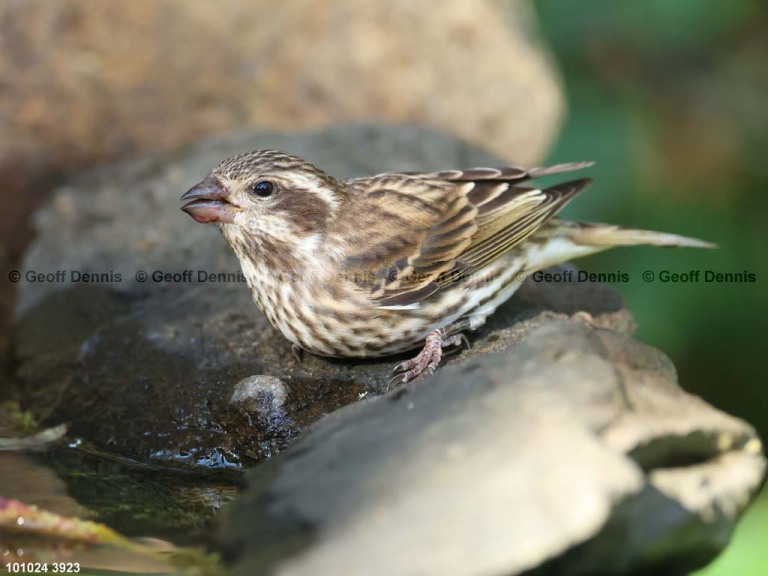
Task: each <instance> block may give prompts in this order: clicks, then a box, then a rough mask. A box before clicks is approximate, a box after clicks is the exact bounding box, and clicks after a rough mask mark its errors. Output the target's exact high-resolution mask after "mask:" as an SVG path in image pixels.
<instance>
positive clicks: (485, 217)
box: [345, 163, 591, 308]
mask: <svg viewBox="0 0 768 576" xmlns="http://www.w3.org/2000/svg"><path fill="white" fill-rule="evenodd" d="M589 165H591V164H590V163H580V164H560V165H557V166H551V167H548V168H534V169H532V170H523V169H521V168H516V167H510V168H501V169H492V168H473V169H470V170H463V171H462V170H448V171H442V172H432V173H403V174H381V175H378V176H373V177H370V178H359V179H356V180H350V181H349V182H348V184H349V185H350V186H351V188H352V189H356V191H357V196H358V202H354V203H353V204H352V209H354V210H357V211H358V213H357V214H355V217H354V218H350V219H345V220H347V221H348V222H355V225H356V226H357V230H356V234H354V235H352V236H356V237H358V238H359V235H360V231H361V230H367V231H368V233H367V235H368V237H367V238H366V239H365V241H362V242H359V243H358V244H357V245H356V246H350V247H349V250H348V254H347V257H346V269H347V271H348V272H349V273H353V274H354V278H355V281H356V282H357V283H358V285H360V287H361V288H363V289H366V290H368V291H370V293H371V297H372V299H373V301H375V302H376V303H377V305H378V306H380V307H386V308H412V307H416V306H418V303H419V302H421V301H422V300H424V299H425V298H427V297H429V296H431V295H432V294H434V293H436V292H438V291H439V290H441V289H442V288H444V287H446V286H448V285H450V284H453V283H455V282H458V281H461V278H462V277H466V275H468V274H471V273H472V272H475V271H477V270H480V269H482V268H483V267H484V266H486V265H487V264H488V263H490V262H492V261H493V260H495V259H496V258H498V257H499V256H501V255H502V254H504V253H505V252H507V251H509V250H511V249H512V248H513V247H514V246H517V245H518V244H519V243H520V242H522V241H524V240H525V239H526V238H528V237H529V236H530V235H531V234H533V233H534V232H535V231H536V230H537V229H538V228H539V227H540V226H541V225H542V224H543V223H544V222H545V221H547V220H548V219H549V218H551V217H552V216H553V215H554V214H555V213H556V212H557V211H558V210H560V208H562V207H563V206H564V205H565V204H566V203H567V202H568V201H569V200H570V199H572V198H573V197H574V196H575V195H576V194H577V193H578V192H580V191H581V190H583V189H584V188H585V187H586V186H587V185H588V184H589V182H590V181H589V180H588V179H582V180H574V181H570V182H566V183H563V184H560V185H556V186H552V187H550V188H547V189H545V190H540V189H537V188H533V187H530V186H522V185H520V182H523V181H525V180H529V179H531V178H535V177H538V176H544V175H548V174H556V173H559V172H565V171H570V170H576V169H579V168H584V167H586V166H589ZM350 232H351V231H350ZM347 237H349V236H347Z"/></svg>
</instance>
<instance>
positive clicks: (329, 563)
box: [221, 319, 765, 576]
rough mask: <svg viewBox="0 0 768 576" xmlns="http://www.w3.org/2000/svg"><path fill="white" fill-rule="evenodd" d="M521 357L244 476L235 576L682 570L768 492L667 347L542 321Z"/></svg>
mask: <svg viewBox="0 0 768 576" xmlns="http://www.w3.org/2000/svg"><path fill="white" fill-rule="evenodd" d="M535 323H536V324H538V325H537V326H536V327H535V328H532V329H531V330H529V331H528V332H527V333H526V334H525V335H523V336H522V339H521V340H520V341H519V342H518V343H517V345H516V346H514V347H512V348H511V349H509V350H507V351H505V352H503V353H499V354H493V355H488V356H486V357H482V358H471V359H467V361H465V362H462V363H460V364H456V365H455V366H450V367H447V368H444V369H443V370H441V371H439V372H438V373H437V374H436V375H435V376H434V377H433V378H430V379H428V380H425V381H422V382H417V383H415V384H413V385H411V386H410V387H409V388H408V390H407V391H404V392H399V393H397V392H396V393H392V394H389V395H386V396H379V397H374V398H371V399H369V400H365V401H363V402H359V403H357V404H355V405H353V406H349V407H346V408H344V409H342V410H339V411H337V412H335V413H334V414H331V415H329V416H327V417H325V418H323V419H322V420H321V421H320V422H318V423H317V424H316V425H314V426H313V428H312V429H311V431H310V432H309V433H307V434H306V436H304V437H303V438H302V439H301V440H299V441H297V442H296V443H295V444H293V445H292V446H291V447H290V448H288V450H286V451H285V452H283V453H282V454H280V455H279V456H277V457H276V458H274V459H272V460H270V461H269V462H268V463H266V464H263V465H260V466H258V467H256V468H255V469H253V470H251V471H250V472H249V473H248V475H247V481H248V484H249V488H248V489H247V490H246V491H245V492H244V493H243V494H241V496H240V497H239V498H238V500H237V501H236V502H235V504H234V505H233V506H232V507H231V508H230V510H229V513H228V514H227V515H226V516H225V519H224V522H223V529H222V531H221V540H222V543H223V546H224V548H225V550H226V551H227V552H228V555H229V560H230V564H231V573H233V574H256V573H258V574H280V575H292V576H293V575H297V576H298V575H304V574H307V575H310V574H311V575H313V576H322V575H324V574H329V575H330V574H371V575H376V574H387V575H400V574H422V575H423V574H435V575H438V574H439V575H441V576H450V575H452V574H456V575H462V576H468V575H473V574H478V575H479V574H499V575H501V574H504V575H509V574H629V573H632V574H639V573H655V574H659V573H665V574H666V573H675V574H678V573H680V574H682V573H687V571H689V570H692V569H695V568H697V567H699V566H701V565H703V564H705V563H707V562H708V561H710V560H711V559H712V558H713V557H714V556H715V555H716V554H717V553H718V551H719V550H721V549H722V547H723V546H724V545H725V544H726V543H727V541H728V539H729V537H730V535H731V532H732V530H733V527H734V525H735V521H736V519H737V518H738V516H739V515H740V513H741V512H742V511H743V510H744V508H745V507H746V505H747V503H748V502H749V500H750V498H751V497H752V496H753V495H754V494H755V492H756V490H757V488H758V487H759V485H760V482H761V479H762V476H763V472H764V468H765V460H764V458H763V456H762V454H761V445H760V442H759V440H758V439H757V438H756V436H755V433H754V430H753V429H752V428H751V427H750V426H749V425H747V424H745V423H744V422H742V421H740V420H738V419H735V418H732V417H730V416H727V415H725V414H723V413H721V412H719V411H717V410H716V409H714V408H712V407H711V406H709V405H708V404H706V403H705V402H703V401H701V400H700V399H698V398H696V397H693V396H690V395H688V394H686V393H685V392H683V391H682V390H681V389H680V388H679V386H678V385H677V382H676V374H675V370H674V367H673V366H672V364H671V362H670V361H669V359H668V358H666V357H665V356H664V355H663V354H662V353H661V352H659V351H658V350H655V349H653V348H650V347H648V346H645V345H643V344H641V343H639V342H637V341H635V340H633V339H632V338H631V337H630V336H628V335H626V334H623V333H621V332H619V331H616V330H611V329H607V328H596V327H593V326H590V325H588V324H585V323H583V322H578V321H573V320H571V321H563V320H551V319H546V320H545V319H539V320H536V321H535Z"/></svg>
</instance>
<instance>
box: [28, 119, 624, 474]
mask: <svg viewBox="0 0 768 576" xmlns="http://www.w3.org/2000/svg"><path fill="white" fill-rule="evenodd" d="M263 147H275V148H281V149H285V150H288V151H291V152H294V153H296V154H299V155H301V156H303V157H306V158H308V159H310V160H312V161H314V162H316V163H317V164H318V165H319V166H322V167H323V168H325V169H327V170H328V171H329V172H330V173H332V174H334V175H337V176H341V177H344V176H353V175H362V174H370V173H375V172H379V171H384V170H396V169H406V170H412V169H425V170H430V169H439V168H445V167H451V166H471V165H488V164H492V165H493V164H499V161H497V160H494V159H493V158H490V157H488V156H487V155H485V154H483V153H481V152H478V151H477V150H474V149H472V148H471V147H469V146H467V145H465V144H462V143H460V142H458V141H456V140H454V139H451V138H447V137H444V136H441V135H438V134H436V133H433V132H429V131H426V130H421V129H417V128H412V127H392V128H379V127H372V126H355V127H346V128H336V129H331V130H326V131H321V132H316V133H310V134H303V135H293V136H288V135H282V134H269V133H243V134H239V135H235V136H229V137H223V138H220V139H214V140H211V141H208V142H206V143H204V144H201V145H200V146H198V147H196V148H193V149H191V150H188V151H185V152H182V153H178V154H174V155H169V156H165V157H160V158H155V159H152V160H147V161H143V162H133V163H128V164H123V165H118V166H115V167H109V168H104V169H100V170H98V171H96V172H92V173H89V174H86V175H84V176H83V177H82V178H80V179H79V180H77V181H74V182H72V183H71V185H69V186H66V187H64V188H62V189H60V190H58V191H57V192H56V194H55V195H54V197H53V199H52V201H51V203H50V204H49V206H48V207H46V208H45V209H44V210H42V211H41V212H40V213H38V214H37V217H36V226H37V230H38V238H37V240H36V241H35V243H34V244H33V245H32V246H31V248H30V250H29V252H28V253H27V255H26V258H25V261H24V264H23V269H22V272H23V273H24V277H23V278H22V281H21V282H20V283H19V299H18V302H17V306H16V312H17V317H18V325H19V330H18V334H17V338H16V348H15V353H16V358H17V362H18V366H19V368H18V370H17V372H16V376H17V379H18V380H19V381H20V382H21V383H22V384H23V390H24V391H25V394H26V398H25V401H26V404H27V405H28V406H29V408H30V409H31V410H32V411H33V412H34V413H35V414H36V415H37V416H38V417H39V418H41V419H42V421H43V422H46V423H49V422H52V423H60V422H66V423H67V424H68V425H69V430H70V433H71V434H73V435H77V436H81V437H83V438H85V439H86V440H88V441H91V442H94V443H96V445H98V446H99V447H100V448H102V449H106V450H108V451H110V452H114V453H118V454H122V455H125V456H128V457H130V458H135V459H140V460H154V461H160V462H166V463H169V464H174V465H183V466H192V467H197V468H219V467H232V468H239V467H241V466H243V465H244V464H245V463H248V462H253V461H256V460H261V459H263V458H265V457H268V456H271V455H273V454H274V453H275V452H277V451H279V450H280V449H281V448H283V447H284V446H285V445H286V444H287V443H288V442H290V441H291V440H292V439H293V438H295V437H296V435H297V434H298V433H299V432H300V431H301V430H303V429H304V428H305V427H306V426H307V425H308V424H310V423H311V422H314V421H315V420H317V419H318V418H319V417H320V416H322V415H323V414H325V413H328V412H331V411H333V410H334V409H336V408H338V407H339V406H343V405H346V404H349V403H351V402H354V401H356V400H357V399H358V397H359V396H361V395H364V394H366V393H378V392H381V391H382V390H383V389H384V388H385V387H386V385H387V383H388V380H389V377H390V375H389V371H390V370H391V368H392V366H393V365H394V360H393V359H385V360H380V361H375V362H349V361H343V360H338V361H336V360H326V359H320V358H316V357H313V356H311V355H309V354H306V355H304V358H303V360H302V361H301V362H299V361H298V360H297V359H296V357H295V356H294V354H293V353H292V351H291V347H290V344H289V343H288V342H287V341H286V340H285V339H283V338H282V337H281V336H280V335H279V334H278V333H277V332H276V331H274V330H273V329H272V327H271V326H270V325H269V324H268V323H267V322H266V320H265V318H264V317H263V316H262V315H261V313H260V312H259V311H258V310H257V309H256V307H255V306H254V305H253V303H252V302H251V298H250V295H249V293H248V290H247V288H246V285H245V283H244V282H240V281H238V278H237V273H238V272H239V264H238V263H237V260H236V259H235V257H234V254H233V253H232V251H231V249H230V248H229V246H227V244H226V242H225V241H224V239H223V238H222V236H221V234H220V232H219V231H218V230H217V229H216V227H214V226H202V225H198V224H196V223H195V222H193V221H192V220H191V219H189V217H187V216H186V215H185V214H184V213H182V212H181V211H180V210H179V206H180V203H179V202H178V198H179V196H180V195H181V193H183V192H184V191H185V190H186V189H187V188H188V187H189V186H191V185H192V184H194V183H196V182H197V181H199V180H200V179H201V178H202V177H203V176H204V175H205V174H206V173H207V172H208V171H209V170H210V169H211V168H212V167H213V166H215V165H216V164H217V163H218V162H219V161H220V160H221V159H223V158H225V157H227V156H229V155H231V154H234V153H236V152H239V151H243V150H249V149H253V148H263ZM27 274H33V275H39V274H43V275H47V277H48V278H52V277H53V278H54V281H30V280H28V279H27V278H26V275H27ZM141 274H145V275H146V276H141ZM216 274H228V275H229V277H228V279H229V281H216V282H211V281H198V280H199V279H202V278H203V277H210V275H216ZM86 275H91V276H86ZM93 275H96V276H95V277H97V278H99V279H102V280H105V281H101V282H86V281H83V278H93V277H94V276H93ZM59 278H61V279H63V281H59ZM142 279H143V280H144V281H141V280H142ZM225 280H226V278H225ZM580 311H586V312H588V313H590V314H592V315H593V316H594V317H595V321H596V322H602V323H603V324H605V325H610V326H612V327H615V328H619V329H625V330H629V329H631V327H632V318H631V315H630V314H629V313H628V312H627V311H626V310H625V309H623V307H622V304H621V300H620V298H619V297H618V296H617V295H616V293H615V292H613V291H612V290H610V289H609V288H607V287H602V286H593V285H588V284H577V283H574V284H570V285H547V284H543V283H542V284H540V285H535V286H534V285H531V286H529V287H528V288H527V289H524V290H523V291H522V294H521V297H520V298H516V299H515V300H514V301H512V302H510V303H508V304H507V305H506V306H505V307H504V308H503V310H501V311H500V312H499V313H498V314H497V315H496V316H494V318H493V319H492V320H491V321H490V322H489V324H488V326H487V328H486V329H484V330H483V331H482V332H480V333H478V334H477V335H475V336H473V338H472V346H471V349H470V350H469V351H464V352H461V353H459V354H454V355H453V356H451V357H450V358H449V359H448V362H449V363H450V362H457V361H463V360H465V359H466V358H470V357H474V356H476V355H482V354H485V353H487V352H491V351H494V350H500V349H505V348H508V347H509V346H511V345H513V344H514V343H515V342H517V340H519V338H520V336H521V335H522V334H524V333H525V331H526V330H527V329H528V326H529V325H530V324H531V323H536V322H539V321H541V320H543V319H546V318H549V317H552V316H553V315H554V316H558V315H559V317H563V315H571V314H575V313H578V312H580ZM251 377H259V378H262V379H270V378H271V379H279V380H280V383H281V389H280V394H279V396H280V398H279V402H276V401H275V400H276V398H277V397H276V396H274V391H273V397H272V398H271V400H270V399H267V398H265V397H262V398H258V397H255V398H252V400H253V401H252V402H245V404H244V403H243V402H231V399H232V396H233V393H235V390H236V388H238V383H241V382H242V381H243V380H244V379H248V378H251ZM263 384H264V381H262V385H263ZM273 384H274V382H273ZM242 388H243V385H242V384H241V385H240V392H241V393H242V392H243V390H242ZM256 396H258V394H257V395H256Z"/></svg>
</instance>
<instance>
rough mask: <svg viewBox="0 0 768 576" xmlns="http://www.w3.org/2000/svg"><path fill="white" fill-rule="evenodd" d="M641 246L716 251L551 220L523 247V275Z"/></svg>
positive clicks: (667, 237) (646, 233)
mask: <svg viewBox="0 0 768 576" xmlns="http://www.w3.org/2000/svg"><path fill="white" fill-rule="evenodd" d="M642 245H648V246H679V247H682V246H690V247H693V248H716V246H715V245H714V244H711V243H710V242H704V241H703V240H697V239H695V238H688V237H687V236H679V235H677V234H669V233H667V232H653V231H651V230H632V229H629V228H621V227H619V226H614V225H612V224H592V223H585V222H569V221H566V220H559V219H554V218H553V219H552V220H550V221H549V222H547V223H546V224H544V226H542V227H541V228H539V229H538V230H537V231H536V232H535V233H534V234H533V236H532V237H531V240H529V241H528V242H526V243H524V244H523V247H524V249H525V250H526V261H527V266H526V272H534V271H536V270H542V269H544V268H548V267H550V266H554V265H556V264H562V263H563V262H567V261H568V260H573V259H574V258H580V257H582V256H589V255H590V254H595V253H597V252H602V251H603V250H608V249H609V248H613V247H616V246H642Z"/></svg>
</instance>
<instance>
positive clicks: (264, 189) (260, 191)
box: [253, 180, 275, 198]
mask: <svg viewBox="0 0 768 576" xmlns="http://www.w3.org/2000/svg"><path fill="white" fill-rule="evenodd" d="M274 190H275V185H274V184H272V182H268V181H267V180H262V181H261V182H257V183H256V184H254V185H253V192H254V194H256V196H258V197H259V198H266V197H268V196H272V192H274Z"/></svg>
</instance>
